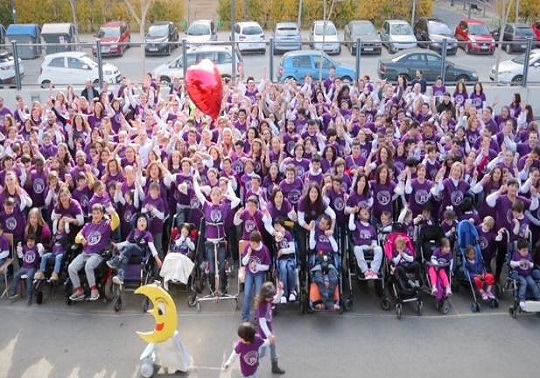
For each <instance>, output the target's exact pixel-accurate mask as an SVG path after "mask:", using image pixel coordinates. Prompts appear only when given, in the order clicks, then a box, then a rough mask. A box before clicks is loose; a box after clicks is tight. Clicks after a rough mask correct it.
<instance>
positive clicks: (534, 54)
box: [489, 49, 540, 85]
mask: <svg viewBox="0 0 540 378" xmlns="http://www.w3.org/2000/svg"><path fill="white" fill-rule="evenodd" d="M524 63H525V54H521V55H519V56H516V57H515V58H514V59H511V60H505V61H503V62H500V63H499V75H497V70H496V68H497V66H496V65H493V67H491V70H490V71H489V78H490V79H491V80H492V81H495V80H497V82H498V83H499V84H513V85H521V84H522V83H523V68H524ZM534 82H535V83H539V82H540V49H534V50H532V51H531V55H530V57H529V70H528V73H527V83H534Z"/></svg>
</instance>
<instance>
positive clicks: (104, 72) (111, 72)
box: [103, 71, 114, 75]
mask: <svg viewBox="0 0 540 378" xmlns="http://www.w3.org/2000/svg"><path fill="white" fill-rule="evenodd" d="M113 73H114V72H113V71H103V74H104V75H112V74H113Z"/></svg>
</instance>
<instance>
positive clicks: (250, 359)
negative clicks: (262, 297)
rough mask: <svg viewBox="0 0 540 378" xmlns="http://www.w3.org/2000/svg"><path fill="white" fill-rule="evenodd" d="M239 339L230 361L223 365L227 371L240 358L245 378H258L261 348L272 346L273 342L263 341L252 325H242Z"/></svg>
mask: <svg viewBox="0 0 540 378" xmlns="http://www.w3.org/2000/svg"><path fill="white" fill-rule="evenodd" d="M238 337H239V338H240V340H238V341H237V342H236V345H235V346H234V350H233V351H232V353H231V355H230V356H229V359H228V360H227V361H226V362H225V364H224V365H223V368H224V369H225V370H227V369H228V368H229V366H231V364H232V363H233V362H234V360H236V359H237V358H238V357H240V371H241V372H242V377H244V378H257V377H258V376H259V375H258V373H257V369H258V368H259V351H260V349H261V348H263V347H266V346H268V345H270V343H271V342H272V341H271V340H268V339H266V340H263V339H262V338H261V336H259V334H258V333H257V330H256V329H255V327H254V326H253V325H252V324H251V323H247V322H246V323H242V324H241V325H240V326H239V327H238Z"/></svg>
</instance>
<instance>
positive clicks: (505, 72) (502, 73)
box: [499, 71, 512, 75]
mask: <svg viewBox="0 0 540 378" xmlns="http://www.w3.org/2000/svg"><path fill="white" fill-rule="evenodd" d="M511 73H512V71H499V75H508V74H511Z"/></svg>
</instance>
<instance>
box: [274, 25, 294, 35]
mask: <svg viewBox="0 0 540 378" xmlns="http://www.w3.org/2000/svg"><path fill="white" fill-rule="evenodd" d="M276 34H278V35H297V34H298V29H297V28H296V26H278V27H277V29H276Z"/></svg>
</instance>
